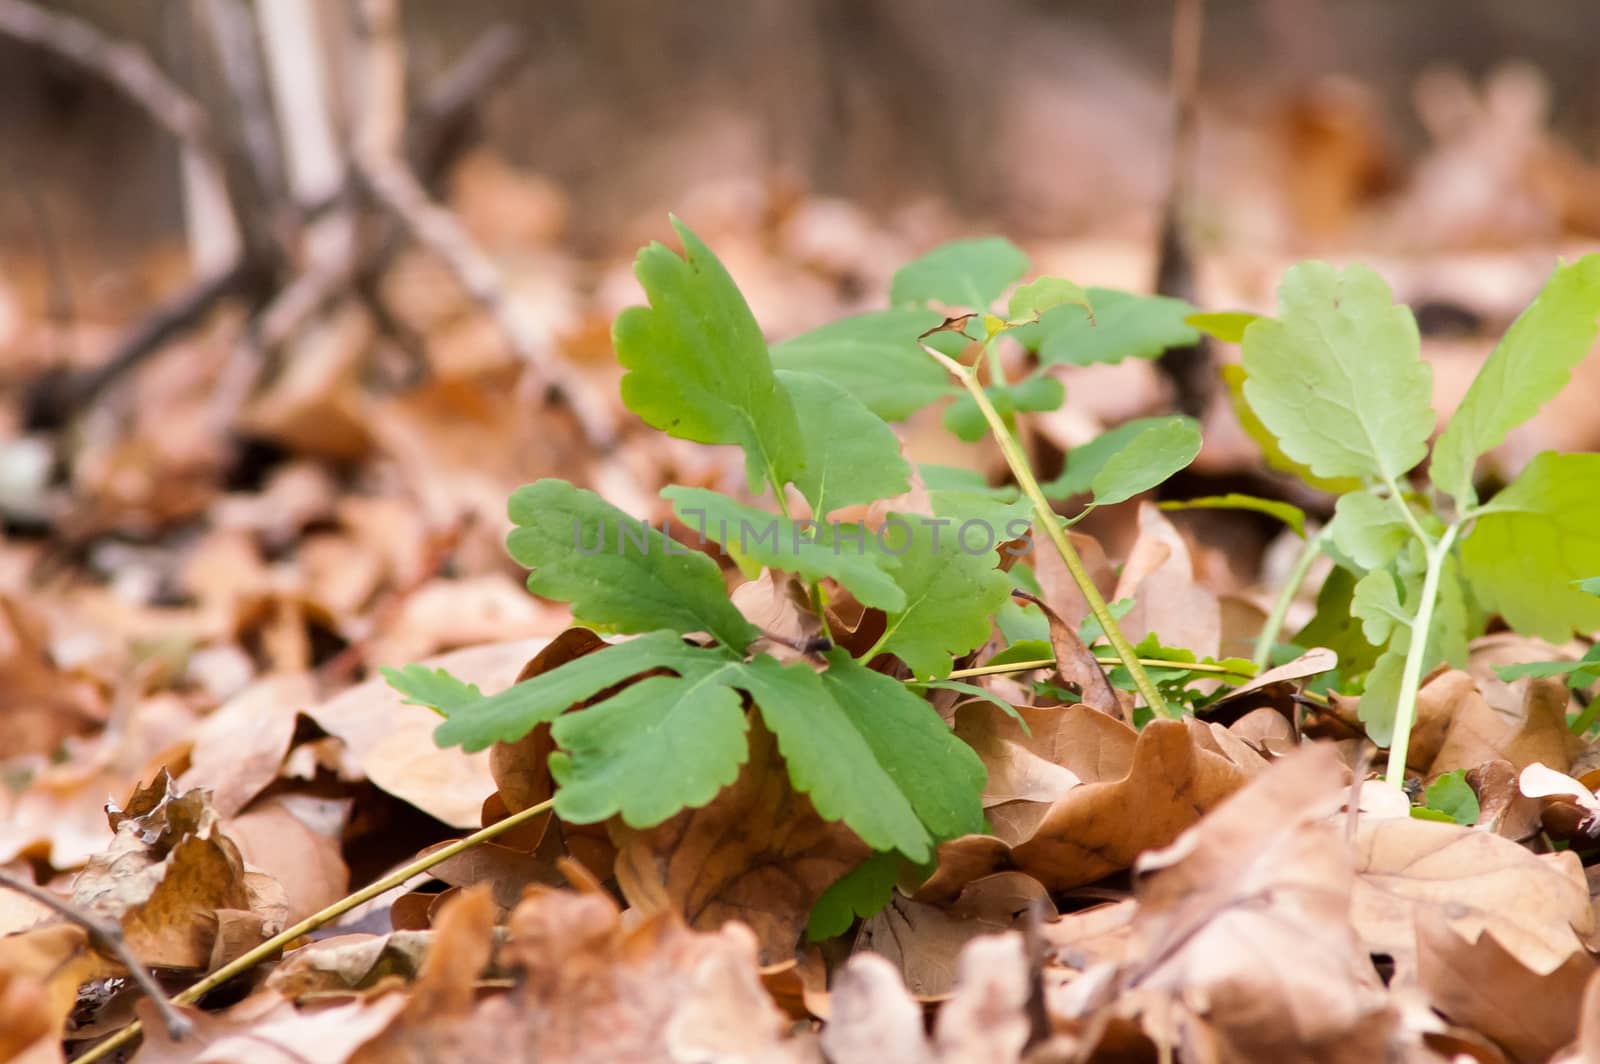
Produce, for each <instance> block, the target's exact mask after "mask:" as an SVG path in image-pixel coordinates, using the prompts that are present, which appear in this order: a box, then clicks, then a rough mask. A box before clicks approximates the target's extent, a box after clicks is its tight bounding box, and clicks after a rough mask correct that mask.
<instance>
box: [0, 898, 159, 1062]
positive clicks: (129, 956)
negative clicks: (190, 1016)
mask: <svg viewBox="0 0 1600 1064" xmlns="http://www.w3.org/2000/svg"><path fill="white" fill-rule="evenodd" d="M0 887H5V888H6V889H7V890H14V891H16V892H17V893H18V894H23V895H26V896H27V897H29V898H32V899H33V900H34V901H36V902H38V903H39V904H40V905H43V906H44V907H45V908H47V909H51V910H53V911H55V912H56V913H58V914H59V915H60V916H62V917H63V918H64V919H66V920H67V921H69V922H71V923H74V924H77V925H78V926H79V927H81V928H83V929H84V931H85V932H87V933H88V935H89V944H90V945H91V946H93V947H94V948H95V949H96V950H98V951H99V952H100V953H103V954H105V955H107V956H110V957H115V958H116V959H117V961H118V962H119V963H121V965H122V966H123V967H124V968H126V969H128V974H129V975H130V976H132V977H133V981H134V982H136V983H138V984H139V989H140V990H142V991H144V993H145V996H146V997H148V998H149V999H150V1000H151V1001H153V1002H155V1006H156V1009H157V1010H158V1011H159V1012H160V1013H161V1018H162V1020H163V1021H164V1022H165V1023H166V1025H167V1033H168V1034H170V1035H172V1040H173V1041H174V1042H177V1041H181V1040H182V1039H183V1038H184V1037H185V1036H186V1035H187V1034H188V1033H189V1031H190V1024H189V1021H188V1020H187V1019H186V1018H184V1016H183V1014H182V1013H180V1012H179V1011H178V1010H177V1008H176V1007H174V1006H173V1004H172V1003H171V1002H170V1001H168V1000H167V998H166V995H165V994H164V993H163V992H162V990H161V987H160V986H159V985H157V984H156V981H155V980H154V979H153V978H151V976H150V973H149V972H148V971H146V970H145V967H144V965H142V964H140V963H139V958H137V957H135V956H134V955H133V953H132V951H131V950H129V949H128V944H127V942H126V941H124V940H123V937H122V928H120V927H118V926H117V925H116V924H113V923H110V922H109V921H106V920H102V919H100V918H99V917H97V916H92V915H90V914H89V913H86V912H83V911H81V910H80V909H78V908H77V907H76V906H74V905H73V904H71V903H70V902H68V901H66V900H65V899H62V898H58V897H56V896H55V895H54V894H51V893H50V892H49V891H48V890H45V889H44V888H43V887H41V886H37V885H36V884H33V883H29V882H28V881H27V880H26V879H19V878H17V877H16V876H15V875H13V874H12V873H10V872H7V871H6V870H5V869H3V868H0Z"/></svg>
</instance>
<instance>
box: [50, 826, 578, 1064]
mask: <svg viewBox="0 0 1600 1064" xmlns="http://www.w3.org/2000/svg"><path fill="white" fill-rule="evenodd" d="M553 805H555V799H554V798H547V799H546V800H544V801H542V802H540V803H539V804H538V805H532V806H529V807H528V808H526V809H522V810H519V811H517V812H515V813H512V814H511V815H510V816H508V817H506V818H505V819H504V820H497V821H495V822H494V823H493V824H490V825H489V826H488V827H486V828H480V829H478V830H477V831H475V832H473V833H472V834H471V835H468V836H467V837H466V838H464V839H457V840H456V841H455V842H452V843H450V844H449V845H448V846H441V847H440V848H439V849H437V850H434V851H433V852H431V853H427V854H424V855H423V856H421V857H419V858H417V859H416V860H415V861H412V862H411V863H410V864H408V865H405V866H404V867H401V868H397V869H395V870H394V871H393V872H390V873H389V874H388V875H386V876H384V877H383V878H382V879H379V880H376V881H374V882H372V883H368V884H367V885H366V886H364V887H362V888H361V889H360V890H358V891H356V892H355V893H354V894H350V895H347V896H346V897H343V898H340V899H339V900H338V901H336V902H334V903H333V904H332V905H329V906H328V907H327V908H325V909H321V910H319V911H317V912H315V913H312V914H311V915H310V916H308V917H306V918H305V919H304V920H301V921H300V922H299V923H298V924H295V925H294V926H293V927H289V928H285V929H284V930H283V931H282V932H280V933H278V934H276V935H274V936H273V937H272V938H269V939H268V940H267V941H265V942H263V943H261V945H259V946H257V947H255V948H254V949H252V950H250V951H249V952H247V953H244V954H241V955H240V956H239V957H238V958H236V959H235V960H233V961H231V962H229V963H228V964H225V965H223V966H222V967H221V968H218V969H217V970H216V971H214V972H212V973H211V974H210V975H208V976H206V977H205V978H204V979H202V980H200V981H199V982H198V983H195V984H194V985H193V986H191V987H189V988H188V989H187V990H183V991H180V992H179V993H177V994H174V995H173V996H172V998H171V1002H170V1003H171V1004H172V1005H192V1004H194V1003H195V1002H196V1001H199V1000H200V999H201V998H203V997H205V996H206V995H207V994H209V993H211V991H213V990H215V989H217V987H219V986H222V985H223V984H224V983H226V982H228V981H230V980H231V979H233V978H234V977H236V976H239V975H243V974H244V973H245V972H247V971H249V970H250V969H251V968H254V967H255V966H256V965H258V964H260V963H261V962H262V961H264V960H267V959H268V958H270V957H272V956H274V955H275V954H277V953H278V952H279V951H280V950H282V949H283V948H284V947H285V946H287V945H289V944H290V943H291V942H293V941H294V940H295V939H297V938H299V937H300V936H301V935H304V934H307V933H309V932H311V931H315V930H316V929H317V928H319V927H321V926H322V925H323V924H325V923H327V922H328V921H330V920H336V919H338V918H339V917H340V916H343V915H344V914H345V913H347V912H349V911H350V910H351V909H354V908H355V907H356V906H357V905H361V904H362V903H364V902H368V901H371V900H372V899H373V898H376V897H377V896H378V895H380V894H383V893H386V892H387V891H390V890H393V889H394V888H395V887H398V886H400V885H401V884H402V883H405V882H406V881H407V880H409V879H411V878H412V877H413V876H418V875H421V874H422V873H423V872H426V871H427V870H428V869H430V868H432V867H433V866H434V865H437V864H440V863H441V862H444V861H447V860H449V859H450V858H452V857H454V856H455V855H456V854H458V853H463V852H465V851H466V850H470V849H471V848H472V847H474V846H476V845H478V844H479V843H483V842H488V841H489V840H490V839H492V838H495V837H496V836H498V835H501V834H504V833H505V832H507V831H510V830H511V829H512V828H514V827H517V826H518V825H520V824H525V823H527V822H528V821H530V820H532V819H533V818H535V817H537V816H541V815H543V814H544V813H547V812H549V811H550V808H551V806H553ZM142 1029H143V1028H142V1027H141V1026H140V1025H139V1023H138V1022H137V1021H136V1022H134V1023H130V1024H129V1025H128V1026H126V1027H124V1028H122V1029H121V1030H120V1031H118V1032H117V1033H116V1034H114V1035H112V1036H111V1037H110V1038H107V1039H106V1040H105V1041H104V1042H101V1043H99V1044H98V1045H96V1046H94V1047H93V1048H92V1049H90V1050H89V1051H88V1052H87V1053H85V1054H83V1055H82V1056H81V1057H78V1058H77V1061H76V1062H75V1064H92V1062H93V1061H96V1060H99V1059H101V1058H102V1057H105V1056H108V1055H109V1054H110V1053H112V1052H113V1051H115V1050H117V1049H120V1048H121V1047H123V1046H125V1045H127V1044H128V1043H129V1042H131V1041H132V1040H133V1039H134V1038H136V1037H138V1035H139V1032H140V1031H141V1030H142Z"/></svg>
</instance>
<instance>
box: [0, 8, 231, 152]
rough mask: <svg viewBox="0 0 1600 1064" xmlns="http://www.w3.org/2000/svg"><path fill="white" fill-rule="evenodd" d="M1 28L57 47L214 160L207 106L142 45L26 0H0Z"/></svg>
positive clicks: (33, 42)
mask: <svg viewBox="0 0 1600 1064" xmlns="http://www.w3.org/2000/svg"><path fill="white" fill-rule="evenodd" d="M0 33H3V34H5V35H6V36H8V37H14V38H16V39H17V40H19V41H24V42H26V43H28V44H31V45H33V46H35V47H37V48H43V49H46V50H47V51H50V52H54V53H55V54H56V55H58V56H60V57H62V58H63V59H66V60H69V61H70V62H72V63H75V64H77V65H78V66H80V67H82V68H83V69H84V70H87V71H89V72H90V73H92V74H95V75H97V76H98V77H100V78H102V79H103V80H105V81H107V82H109V83H110V84H112V85H114V86H116V88H118V89H119V90H121V92H122V93H123V95H125V96H127V97H128V98H129V99H131V100H132V101H133V102H134V103H136V104H138V105H139V106H140V107H141V108H143V109H144V111H145V113H146V114H148V115H149V116H150V117H151V119H153V120H154V121H155V123H156V124H157V125H159V126H160V127H161V128H162V129H165V130H166V131H167V132H168V133H170V134H172V135H173V136H174V137H176V138H178V139H179V140H181V141H185V142H186V143H188V144H190V145H191V146H192V147H195V148H197V149H199V150H201V151H204V152H207V153H209V154H210V155H211V158H212V160H213V161H215V160H216V152H215V151H214V150H213V148H212V142H211V120H210V118H209V117H208V116H207V115H206V111H205V108H203V107H201V106H200V105H199V104H198V103H196V102H195V99H194V97H192V96H190V95H189V94H188V93H187V92H185V91H184V90H183V89H181V88H179V87H178V86H177V85H176V84H175V83H174V82H173V81H172V79H171V78H169V77H167V75H166V74H164V73H162V71H161V68H160V67H158V66H156V64H155V63H154V62H153V61H152V60H151V58H150V57H149V56H148V55H146V54H145V53H144V52H143V51H142V50H141V49H139V48H136V47H134V46H133V45H131V44H127V43H125V42H122V41H118V40H116V39H115V38H112V37H108V36H107V35H106V34H104V33H101V32H100V31H99V30H98V29H96V28H94V27H93V26H91V25H90V24H89V23H87V22H85V21H83V20H82V19H79V18H74V17H73V16H71V15H63V14H59V13H57V12H54V11H46V10H44V9H43V8H40V7H36V6H35V5H33V4H30V3H25V2H24V0H0ZM219 169H220V167H219Z"/></svg>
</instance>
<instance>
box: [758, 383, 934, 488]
mask: <svg viewBox="0 0 1600 1064" xmlns="http://www.w3.org/2000/svg"><path fill="white" fill-rule="evenodd" d="M778 380H779V381H780V382H781V383H782V384H783V386H784V387H785V388H786V389H788V391H789V398H790V399H791V400H792V401H793V403H794V409H795V413H796V414H798V415H799V417H800V435H801V437H802V438H803V439H804V441H805V465H804V468H803V469H801V471H800V473H799V475H798V476H796V477H795V486H796V487H797V488H799V489H800V494H802V495H804V496H805V497H806V501H807V502H809V503H811V512H812V514H813V515H815V516H816V517H817V518H818V519H819V520H820V519H822V518H824V517H826V516H828V515H829V514H831V513H832V512H833V511H835V510H838V509H840V508H842V507H845V506H855V505H857V504H860V503H868V502H875V501H877V500H878V499H886V498H888V497H890V496H892V495H899V494H900V493H901V492H904V491H906V490H907V489H909V488H910V487H911V480H910V475H911V466H910V465H909V464H908V463H907V462H906V460H905V459H904V458H902V457H901V455H900V439H899V437H897V436H896V435H895V434H894V429H892V428H890V427H889V426H888V424H887V423H886V422H885V421H884V420H883V419H882V418H880V417H879V416H878V415H876V414H874V413H873V412H872V411H870V410H868V409H867V408H866V407H865V406H863V405H862V404H861V403H859V402H857V401H856V400H855V399H854V398H852V397H851V395H850V394H849V393H848V392H846V391H845V390H844V389H843V388H840V387H839V386H838V385H837V384H834V383H833V382H832V381H829V380H827V379H825V378H823V377H817V376H812V375H811V374H808V373H794V372H790V371H788V370H779V371H778Z"/></svg>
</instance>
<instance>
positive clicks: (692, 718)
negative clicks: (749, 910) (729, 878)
mask: <svg viewBox="0 0 1600 1064" xmlns="http://www.w3.org/2000/svg"><path fill="white" fill-rule="evenodd" d="M606 653H609V652H608V651H602V652H600V653H599V654H594V655H590V656H591V657H603V656H604V655H605V654H606ZM580 660H584V659H580ZM743 667H744V666H743V665H742V664H741V663H740V662H738V661H728V662H726V663H724V664H723V665H722V666H721V667H719V668H717V669H715V670H712V671H710V672H707V673H704V674H702V675H699V676H696V677H693V678H689V677H679V676H651V677H648V678H647V679H643V680H640V681H639V682H638V683H635V684H633V685H631V686H629V687H625V688H623V690H622V691H620V692H619V693H617V694H615V695H613V696H611V697H610V698H608V699H606V700H605V701H604V702H601V703H600V704H599V705H595V706H590V707H588V708H587V709H584V710H582V711H581V712H578V713H568V714H564V715H562V716H560V717H558V718H556V721H555V723H554V724H553V725H552V726H551V729H550V733H551V736H552V737H553V738H554V739H555V741H556V745H557V746H558V747H560V749H559V750H557V751H556V752H555V753H553V754H551V755H550V775H551V776H552V777H554V779H555V781H556V784H557V787H556V803H555V811H556V815H557V816H559V817H561V819H562V820H565V821H568V822H569V823H573V824H593V823H596V822H598V821H601V820H605V819H607V818H608V817H611V816H614V815H617V814H621V816H622V819H623V821H624V822H625V823H626V824H628V825H629V826H630V827H635V828H648V827H653V826H654V825H656V824H659V823H661V822H662V821H663V820H665V819H667V818H668V817H670V816H672V815H674V814H675V813H677V812H678V811H679V810H681V809H685V808H695V807H698V806H702V805H705V804H706V803H707V802H709V801H711V799H713V798H715V797H716V796H717V792H718V791H720V790H722V788H724V787H726V786H728V785H729V784H730V783H732V782H733V781H734V780H736V779H738V777H739V766H741V765H743V764H744V762H745V759H746V758H747V757H749V754H750V744H749V740H748V738H747V736H746V734H745V732H746V730H747V728H748V727H749V725H748V722H747V721H746V720H745V715H744V708H743V705H742V704H741V701H740V698H739V693H738V692H737V691H735V690H734V689H733V688H732V687H730V686H728V685H729V684H730V683H731V682H732V681H733V680H734V679H735V678H736V677H737V676H738V674H739V673H740V671H741V670H742V669H743ZM557 671H559V670H557Z"/></svg>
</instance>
